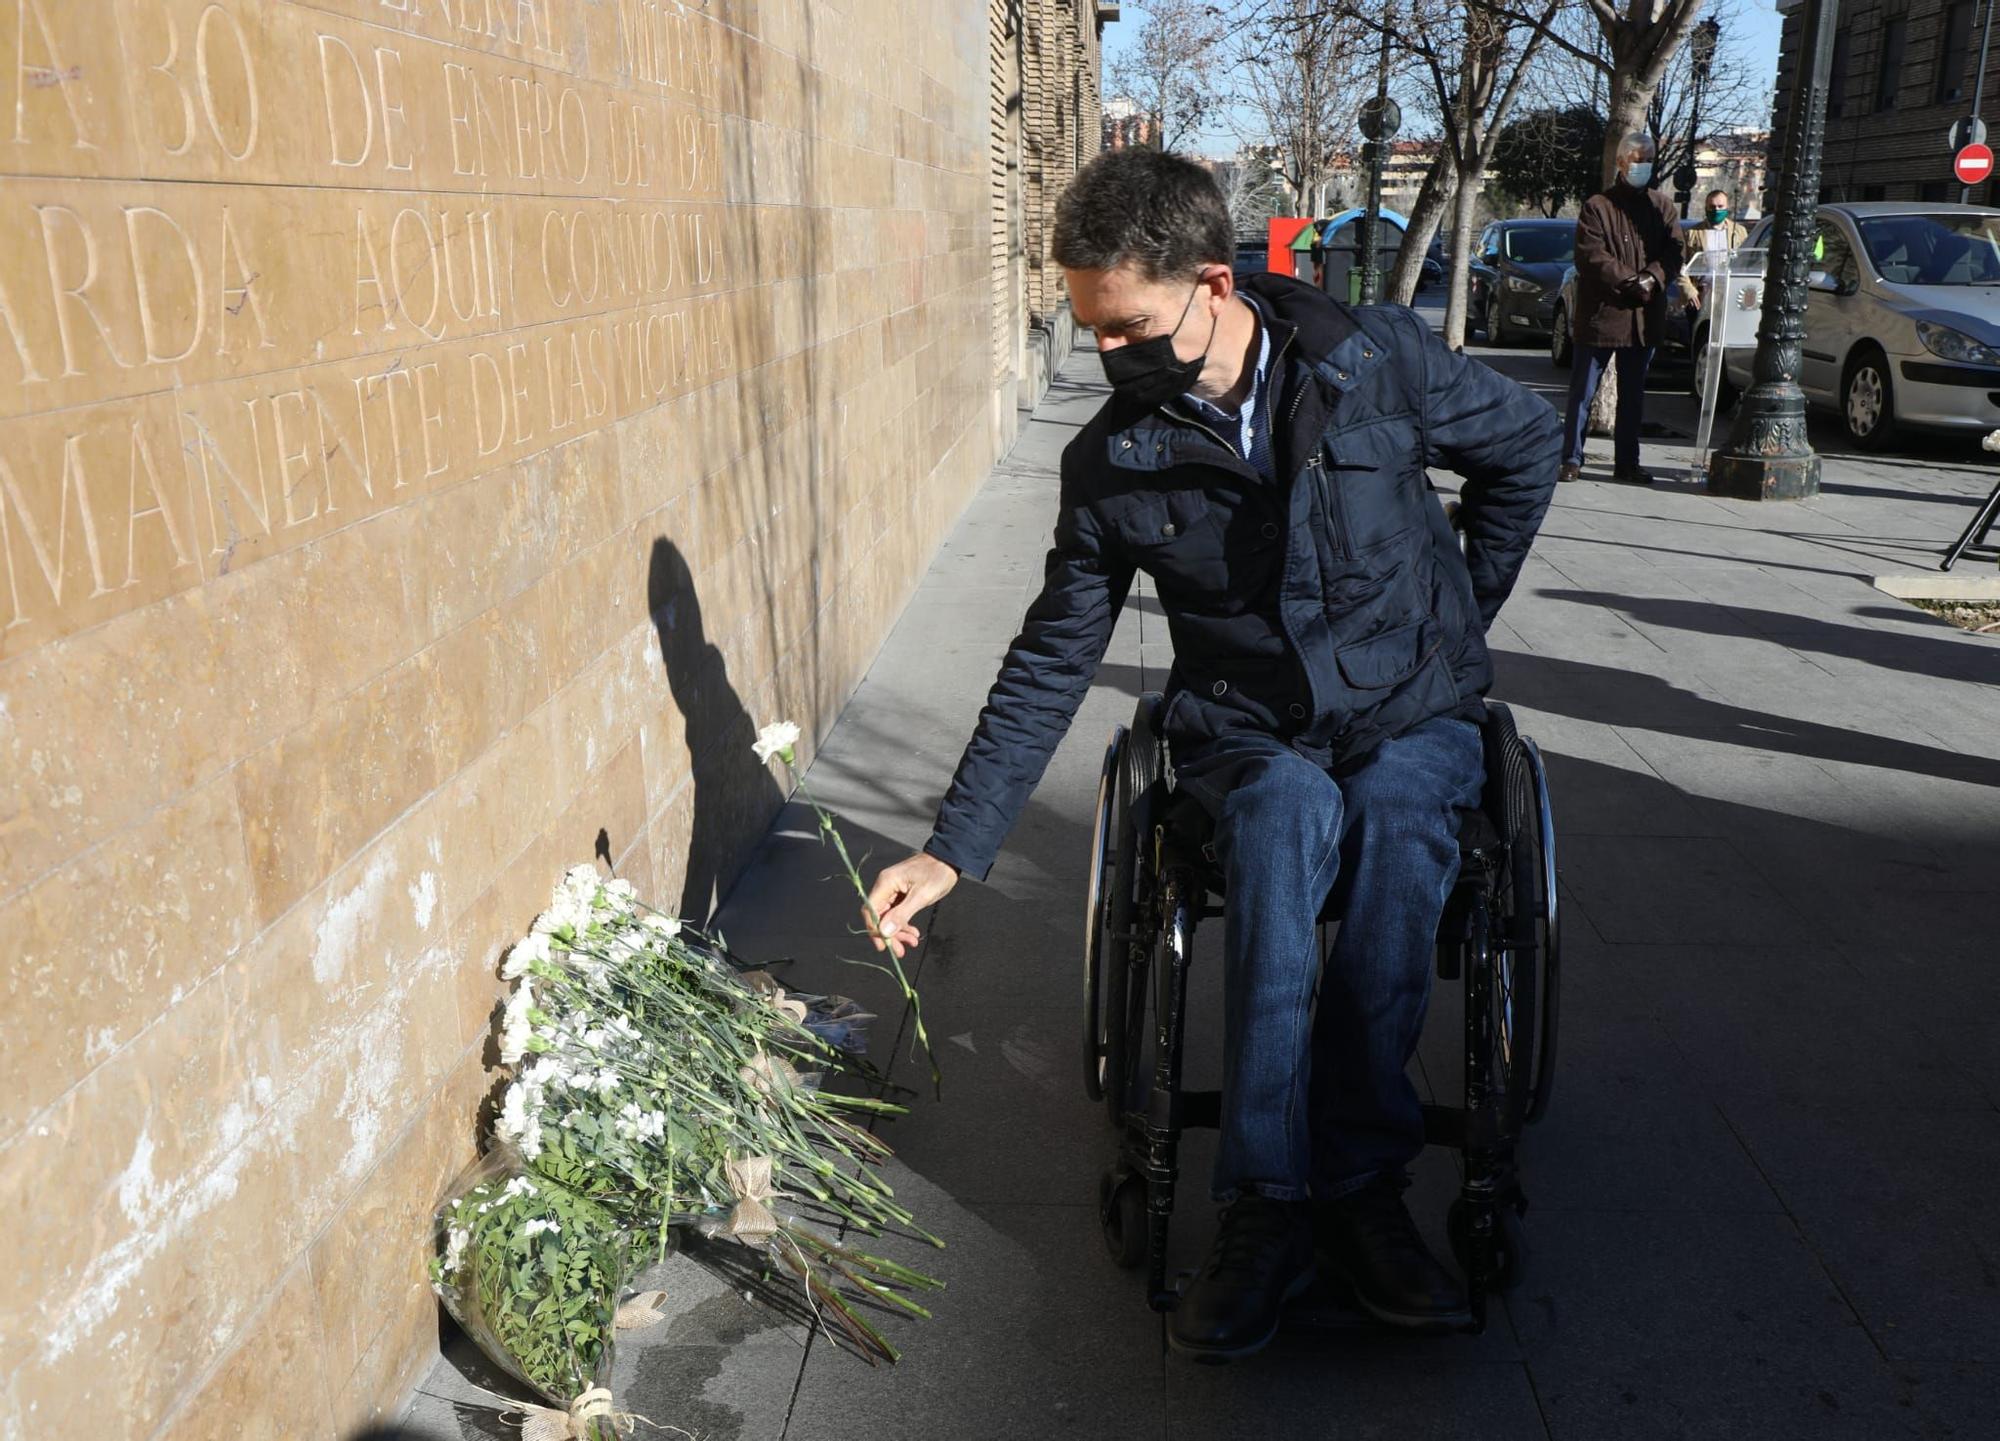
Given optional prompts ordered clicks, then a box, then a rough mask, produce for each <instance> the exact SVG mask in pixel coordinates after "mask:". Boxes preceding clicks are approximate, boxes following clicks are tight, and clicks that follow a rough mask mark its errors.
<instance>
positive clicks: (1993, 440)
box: [1979, 430, 2000, 450]
mask: <svg viewBox="0 0 2000 1441" xmlns="http://www.w3.org/2000/svg"><path fill="white" fill-rule="evenodd" d="M1979 448H1980V449H1981V450H2000V430H1989V431H1987V432H1986V438H1985V439H1984V440H1982V441H1980V442H1979Z"/></svg>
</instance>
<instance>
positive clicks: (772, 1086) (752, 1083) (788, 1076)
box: [736, 1051, 799, 1096]
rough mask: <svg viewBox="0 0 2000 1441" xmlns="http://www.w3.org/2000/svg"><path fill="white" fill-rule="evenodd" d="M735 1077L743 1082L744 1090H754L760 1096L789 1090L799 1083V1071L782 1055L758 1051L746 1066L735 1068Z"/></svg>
mask: <svg viewBox="0 0 2000 1441" xmlns="http://www.w3.org/2000/svg"><path fill="white" fill-rule="evenodd" d="M736 1079H737V1080H739V1081H741V1082H742V1083H743V1086H744V1088H745V1089H746V1090H751V1091H755V1092H756V1093H757V1094H758V1095H760V1096H769V1095H773V1094H775V1093H776V1092H778V1091H790V1090H793V1089H794V1088H796V1087H797V1086H798V1084H799V1073H798V1072H797V1071H796V1070H794V1069H793V1068H792V1063H791V1062H790V1061H787V1060H786V1059H785V1058H784V1057H783V1056H773V1055H770V1054H768V1053H766V1052H764V1051H759V1052H758V1053H757V1059H756V1060H754V1061H752V1062H751V1063H750V1064H749V1065H747V1066H738V1067H737V1068H736Z"/></svg>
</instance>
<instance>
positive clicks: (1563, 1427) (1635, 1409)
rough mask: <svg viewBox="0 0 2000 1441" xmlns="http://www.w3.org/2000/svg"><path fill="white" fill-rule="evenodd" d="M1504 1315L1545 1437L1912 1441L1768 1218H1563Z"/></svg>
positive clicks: (1822, 1288)
mask: <svg viewBox="0 0 2000 1441" xmlns="http://www.w3.org/2000/svg"><path fill="white" fill-rule="evenodd" d="M1533 1245H1534V1249H1533V1251H1532V1252H1531V1253H1530V1266H1531V1270H1530V1272H1529V1274H1528V1277H1527V1280H1526V1282H1525V1284H1524V1285H1523V1287H1522V1289H1521V1291H1520V1293H1518V1294H1517V1295H1516V1297H1515V1298H1514V1300H1513V1302H1512V1304H1511V1310H1512V1313H1513V1316H1514V1320H1515V1325H1516V1326H1517V1328H1518V1329H1519V1331H1520V1333H1521V1339H1522V1344H1523V1347H1524V1348H1525V1351H1526V1355H1527V1364H1528V1371H1529V1374H1530V1375H1532V1376H1533V1378H1534V1384H1535V1394H1536V1396H1537V1398H1538V1399H1539V1401H1540V1403H1541V1406H1542V1411H1543V1414H1544V1416H1545V1417H1546V1418H1547V1422H1548V1427H1549V1432H1550V1434H1551V1435H1553V1436H1556V1437H1578V1438H1596V1437H1604V1436H1619V1437H1641V1436H1644V1437H1651V1436H1661V1437H1666V1436H1675V1437H1683V1436H1701V1437H1709V1436H1728V1437H1746V1438H1749V1437H1758V1438H1763V1437H1773V1436H1799V1437H1823V1436H1843V1437H1855V1438H1876V1437H1886V1436H1898V1435H1915V1434H1918V1433H1917V1431H1916V1429H1915V1425H1914V1420H1913V1418H1910V1417H1908V1416H1907V1415H1906V1414H1905V1413H1904V1410H1903V1408H1902V1407H1901V1406H1900V1405H1899V1400H1898V1386H1897V1383H1896V1380H1895V1377H1894V1375H1893V1373H1892V1371H1891V1368H1890V1366H1889V1365H1888V1363H1887V1362H1885V1361H1884V1360H1883V1359H1882V1357H1881V1356H1880V1355H1879V1354H1878V1353H1877V1352H1876V1350H1875V1348H1874V1346H1873V1345H1872V1344H1871V1343H1870V1340H1869V1338H1868V1335H1867V1334H1866V1333H1865V1332H1864V1331H1863V1330H1862V1328H1861V1326H1860V1325H1859V1324H1858V1323H1857V1322H1856V1321H1855V1319H1854V1317H1853V1315H1852V1313H1851V1312H1850V1311H1849V1309H1848V1307H1847V1305H1846V1303H1845V1301H1844V1300H1843V1299H1842V1297H1841V1294H1840V1292H1839V1290H1838V1289H1837V1288H1836V1287H1835V1285H1834V1284H1833V1282H1832V1281H1831V1280H1830V1279H1829V1278H1828V1277H1827V1275H1826V1272H1825V1271H1824V1270H1823V1269H1822V1268H1821V1266H1820V1264H1819V1261H1818V1259H1817V1258H1816V1257H1815V1256H1814V1254H1813V1252H1812V1250H1811V1248H1809V1247H1808V1246H1807V1245H1806V1243H1805V1242H1804V1241H1803V1240H1801V1238H1800V1237H1799V1235H1798V1234H1797V1232H1796V1230H1795V1229H1794V1228H1793V1226H1792V1223H1791V1221H1790V1220H1789V1219H1788V1218H1787V1217H1785V1216H1782V1215H1743V1214H1737V1215H1722V1214H1692V1215H1689V1214H1681V1215H1672V1216H1665V1215H1646V1214H1632V1213H1624V1214H1618V1213H1608V1212H1606V1213H1590V1214H1584V1213H1570V1212H1565V1213H1562V1214H1561V1215H1560V1216H1558V1217H1552V1218H1550V1223H1548V1224H1544V1225H1541V1226H1539V1227H1537V1228H1536V1231H1535V1234H1534V1241H1533Z"/></svg>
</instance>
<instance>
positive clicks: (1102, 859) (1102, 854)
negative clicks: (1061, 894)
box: [1083, 726, 1127, 1101]
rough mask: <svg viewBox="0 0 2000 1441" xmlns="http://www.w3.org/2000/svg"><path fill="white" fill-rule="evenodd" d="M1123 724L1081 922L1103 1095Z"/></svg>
mask: <svg viewBox="0 0 2000 1441" xmlns="http://www.w3.org/2000/svg"><path fill="white" fill-rule="evenodd" d="M1126 735H1127V732H1126V729H1125V727H1124V726H1114V727H1112V730H1111V740H1110V742H1109V743H1108V744H1107V745H1106V746H1105V748H1104V765H1103V768H1102V770H1101V771H1100V772H1099V774H1098V778H1097V812H1096V819H1095V823H1094V824H1093V826H1092V832H1091V837H1090V876H1089V880H1088V887H1089V889H1088V892H1087V894H1086V896H1085V908H1084V926H1083V1089H1084V1094H1086V1095H1088V1096H1089V1097H1090V1099H1091V1100H1093V1101H1101V1100H1103V1099H1104V1080H1105V1059H1106V1057H1105V1052H1106V1045H1107V1040H1106V1030H1107V1027H1106V1023H1105V1012H1104V970H1105V963H1106V959H1107V956H1108V953H1109V949H1110V947H1109V945H1108V943H1107V939H1106V937H1107V934H1108V933H1109V932H1110V930H1111V909H1112V906H1111V898H1112V893H1113V891H1114V890H1115V887H1116V883H1115V877H1116V876H1117V874H1118V872H1119V869H1120V868H1119V864H1118V861H1119V850H1120V844H1119V843H1120V841H1121V839H1122V838H1121V836H1120V835H1119V832H1118V778H1119V774H1120V772H1121V770H1122V769H1123V767H1124V764H1125V737H1126Z"/></svg>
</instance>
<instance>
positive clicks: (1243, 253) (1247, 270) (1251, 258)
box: [1234, 240, 1271, 280]
mask: <svg viewBox="0 0 2000 1441" xmlns="http://www.w3.org/2000/svg"><path fill="white" fill-rule="evenodd" d="M1270 268H1271V243H1270V241H1268V240H1258V241H1254V242H1253V241H1249V240H1241V241H1238V242H1237V244H1236V264H1235V266H1234V269H1235V271H1236V276H1237V278H1238V279H1239V280H1240V279H1242V278H1243V277H1244V276H1246V275H1262V274H1263V273H1264V272H1265V271H1267V270H1269V269H1270Z"/></svg>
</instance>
